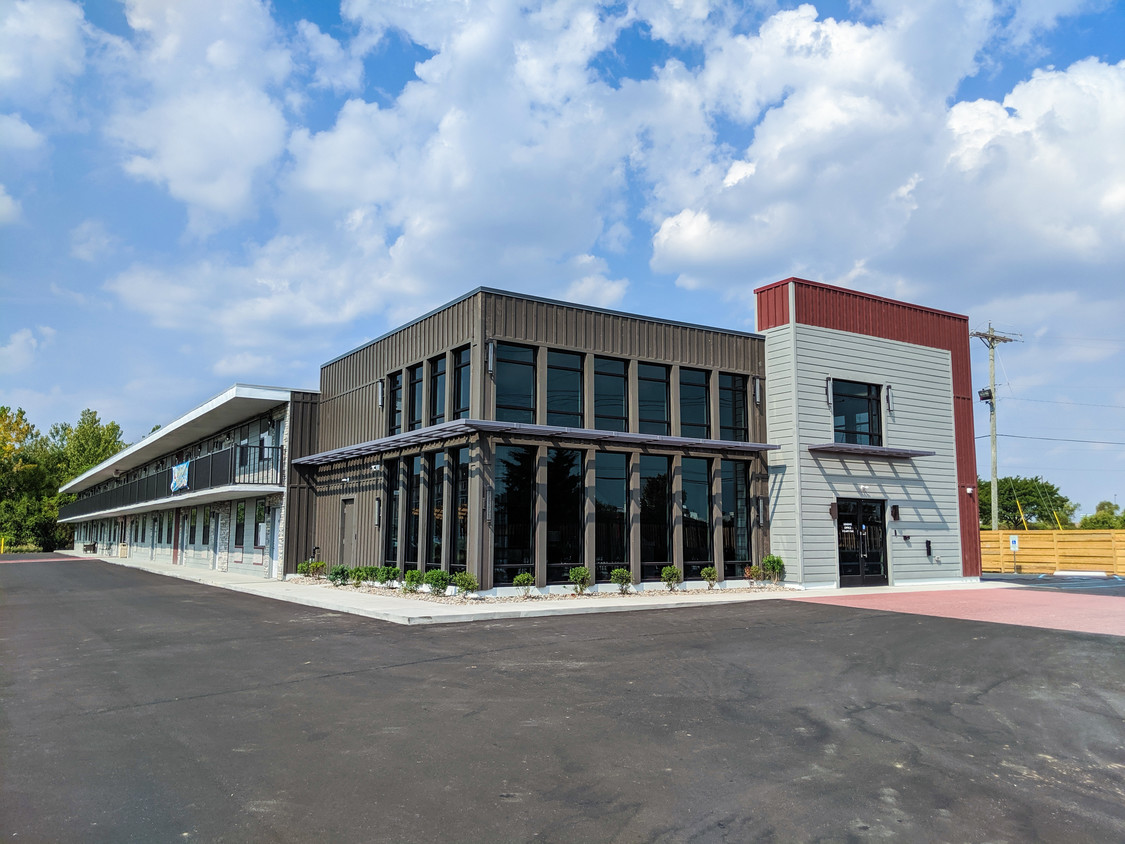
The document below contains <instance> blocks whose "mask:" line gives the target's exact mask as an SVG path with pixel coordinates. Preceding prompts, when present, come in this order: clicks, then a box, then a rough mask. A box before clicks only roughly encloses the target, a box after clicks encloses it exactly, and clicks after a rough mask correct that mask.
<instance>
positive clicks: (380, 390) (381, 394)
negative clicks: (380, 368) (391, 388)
mask: <svg viewBox="0 0 1125 844" xmlns="http://www.w3.org/2000/svg"><path fill="white" fill-rule="evenodd" d="M375 383H376V387H375V395H376V398H377V400H378V402H379V409H380V410H382V409H383V400H384V398H385V397H386V391H387V380H386V379H385V378H380V379H379V380H378V381H376V382H375Z"/></svg>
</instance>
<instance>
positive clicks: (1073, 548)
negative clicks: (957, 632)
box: [980, 530, 1125, 575]
mask: <svg viewBox="0 0 1125 844" xmlns="http://www.w3.org/2000/svg"><path fill="white" fill-rule="evenodd" d="M1013 536H1014V537H1016V539H1017V541H1018V543H1019V550H1017V551H1012V548H1011V537H1013ZM980 554H981V567H982V570H983V571H990V572H1003V573H1008V574H1011V573H1013V572H1019V573H1023V574H1051V573H1052V572H1056V571H1098V572H1102V571H1104V572H1106V573H1108V574H1122V575H1125V530H982V531H981V532H980Z"/></svg>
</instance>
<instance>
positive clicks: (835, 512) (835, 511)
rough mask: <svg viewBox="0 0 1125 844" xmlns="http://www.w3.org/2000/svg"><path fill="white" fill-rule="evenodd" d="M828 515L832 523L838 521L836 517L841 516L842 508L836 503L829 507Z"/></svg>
mask: <svg viewBox="0 0 1125 844" xmlns="http://www.w3.org/2000/svg"><path fill="white" fill-rule="evenodd" d="M828 515H829V516H831V517H832V521H836V517H837V516H839V515H840V508H839V507H837V506H836V502H835V501H833V502H832V503H831V504H829V505H828Z"/></svg>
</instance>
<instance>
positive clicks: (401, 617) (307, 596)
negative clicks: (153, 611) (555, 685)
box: [58, 551, 1011, 624]
mask: <svg viewBox="0 0 1125 844" xmlns="http://www.w3.org/2000/svg"><path fill="white" fill-rule="evenodd" d="M58 553H61V554H66V555H67V556H71V557H77V558H79V559H85V560H98V561H100V562H104V563H110V564H113V565H119V566H124V567H126V568H133V569H139V570H141V571H147V572H151V573H153V574H161V575H166V576H168V577H177V578H179V579H181V580H190V581H192V582H194V583H202V584H204V585H207V586H216V587H219V588H220V589H229V590H231V591H234V592H245V593H246V594H248V595H257V596H259V597H262V598H272V599H273V600H275V601H288V602H289V603H293V604H302V605H304V606H307V607H317V608H319V609H324V610H331V611H334V612H342V613H349V614H351V615H360V616H366V617H367V618H375V619H378V620H380V621H390V622H393V623H395V624H455V623H460V622H466V621H495V620H497V619H505V618H541V617H545V616H560V615H580V614H584V613H603V612H629V611H633V610H655V609H676V608H682V607H698V606H705V605H715V604H737V603H746V602H750V601H777V600H793V599H796V598H810V597H813V596H818V595H822V596H831V595H838V594H839V590H836V589H802V590H798V589H793V590H785V591H779V592H723V591H718V590H717V591H714V592H681V593H679V594H676V595H670V594H666V593H659V592H658V593H655V594H644V593H641V594H632V595H622V596H610V597H599V598H588V599H577V598H576V599H574V600H573V601H560V600H549V601H548V600H542V599H540V600H536V599H534V598H532V599H528V600H525V601H505V602H503V603H488V602H485V601H472V600H466V601H465V602H464V603H457V604H441V603H437V602H432V601H419V600H415V599H413V598H403V597H399V596H398V595H396V594H395V593H393V592H390V591H389V590H388V593H387V594H375V593H371V592H358V591H356V590H355V589H352V588H350V587H347V586H342V587H339V588H333V587H328V586H323V587H322V586H308V585H305V584H297V583H291V582H286V581H281V580H266V579H263V578H260V577H249V576H247V575H243V574H237V573H230V572H221V571H208V570H203V569H191V568H187V567H185V566H173V565H170V564H167V563H156V562H151V561H140V560H124V559H119V558H116V557H91V556H87V555H85V554H82V553H80V552H75V551H60V552H58ZM1005 588H1011V587H1010V586H1009V585H1008V584H1003V583H980V582H976V581H971V582H965V583H941V584H927V585H919V586H898V587H890V589H891V591H893V592H894V593H905V592H918V591H927V592H928V591H935V590H940V591H946V590H951V589H954V590H962V589H1005ZM887 590H888V587H886V586H882V587H878V588H869V589H849V590H848V593H849V595H860V594H880V593H881V594H886V593H887Z"/></svg>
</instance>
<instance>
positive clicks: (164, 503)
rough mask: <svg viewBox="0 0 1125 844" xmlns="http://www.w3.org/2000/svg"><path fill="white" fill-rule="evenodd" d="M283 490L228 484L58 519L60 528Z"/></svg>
mask: <svg viewBox="0 0 1125 844" xmlns="http://www.w3.org/2000/svg"><path fill="white" fill-rule="evenodd" d="M284 492H285V487H283V486H280V485H276V484H230V485H228V486H220V487H215V488H213V489H204V490H200V491H199V492H185V493H184V494H183V495H175V496H168V497H167V498H159V499H157V500H155V501H144V502H141V503H139V504H130V505H128V506H127V507H116V508H114V509H112V510H99V511H98V512H96V513H87V514H85V515H84V516H71V517H70V518H69V519H59V522H60V523H62V524H78V523H80V522H90V521H93V520H95V519H112V518H116V517H117V516H131V515H133V514H134V513H148V512H150V511H152V510H170V509H173V508H175V507H196V506H199V505H201V504H213V503H214V502H216V501H231V500H232V499H233V500H239V499H243V498H261V497H263V496H266V495H281V494H282V493H284Z"/></svg>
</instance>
